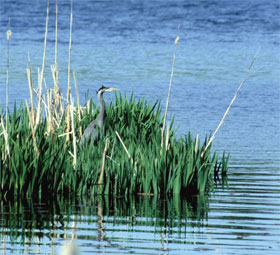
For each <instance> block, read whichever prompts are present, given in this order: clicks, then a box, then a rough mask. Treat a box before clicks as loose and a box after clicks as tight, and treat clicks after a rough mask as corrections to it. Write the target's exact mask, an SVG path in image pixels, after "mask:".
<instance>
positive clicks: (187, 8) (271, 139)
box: [0, 0, 280, 254]
mask: <svg viewBox="0 0 280 255" xmlns="http://www.w3.org/2000/svg"><path fill="white" fill-rule="evenodd" d="M279 10H280V4H279V2H278V1H276V0H275V1H273V0H272V1H264V0H260V1H249V0H247V1H234V2H230V1H171V0H170V1H147V0H144V1H132V0H131V1H74V5H73V34H72V38H73V43H72V58H71V67H72V69H73V70H75V71H76V72H77V74H78V83H79V90H80V96H81V97H82V102H84V101H85V99H84V94H85V93H86V92H87V91H89V94H90V95H95V90H97V89H98V87H99V86H100V85H101V84H105V85H109V86H115V87H118V88H120V89H121V91H122V93H126V94H128V95H129V94H130V93H131V92H132V91H134V94H135V95H136V96H137V97H139V98H142V97H145V98H146V99H147V100H148V101H153V100H156V99H160V100H161V101H162V103H163V104H164V103H165V100H166V97H167V91H168V85H169V79H170V73H171V66H172V58H173V53H174V40H175V38H176V35H177V28H178V25H179V24H180V43H179V45H178V48H177V55H176V63H175V72H174V80H173V85H172V90H171V98H170V108H169V118H170V117H171V116H172V115H175V120H176V125H178V126H179V128H178V133H179V134H181V135H183V134H186V133H187V132H188V130H191V131H192V132H193V133H195V134H196V133H199V134H200V136H201V137H202V138H204V137H205V135H207V134H209V132H213V131H214V130H215V128H216V127H217V125H218V123H219V121H220V119H221V118H222V116H223V114H224V112H225V110H226V108H227V106H228V104H229V102H230V100H231V99H232V97H233V95H234V93H235V91H236V89H237V87H238V85H239V83H240V82H241V80H242V79H243V77H244V75H245V73H246V71H247V69H248V66H249V65H250V62H251V60H252V58H253V56H254V55H255V53H256V52H257V51H258V49H259V48H260V51H259V53H258V56H257V59H256V62H255V64H254V66H253V68H252V70H251V72H250V74H249V76H248V79H247V81H246V82H245V84H244V87H243V88H242V89H241V91H240V94H239V95H238V97H237V99H236V101H235V103H234V104H233V106H232V108H231V110H230V113H229V115H228V116H227V118H226V120H225V123H224V124H223V126H222V128H221V130H220V131H219V132H218V134H217V137H216V139H215V140H214V147H215V148H214V149H216V150H218V151H223V150H226V151H228V152H230V153H231V159H230V169H229V176H228V186H225V187H224V189H223V188H222V187H221V186H218V187H217V191H216V193H215V194H213V195H212V196H211V197H210V198H209V200H208V199H207V198H198V200H199V201H196V202H194V201H192V202H191V203H190V202H187V201H186V200H184V199H183V198H181V200H180V201H178V199H169V200H166V201H165V200H162V199H159V198H152V197H151V198H138V199H136V200H133V201H125V200H124V199H121V201H124V202H121V201H118V199H117V200H116V201H114V199H113V198H103V199H101V200H102V201H100V202H98V201H97V200H86V201H82V202H76V203H74V202H69V203H66V202H65V204H64V203H61V204H59V205H56V206H55V207H49V206H48V207H45V206H44V205H32V206H28V207H26V205H25V206H24V207H21V208H22V209H21V210H19V209H16V208H18V207H20V206H19V205H18V206H17V207H15V205H10V206H11V208H8V207H7V205H4V204H3V205H2V206H1V210H2V214H1V223H0V230H1V231H0V233H1V239H2V243H1V252H2V254H20V253H24V252H25V253H32V254H33V253H38V254H53V253H58V252H59V251H60V250H61V247H62V245H63V244H64V242H65V240H66V239H71V238H72V237H73V238H74V239H75V242H76V244H77V246H78V248H79V250H80V252H81V254H86V253H102V252H103V253H120V254H124V253H132V252H133V253H136V254H186V253H187V252H189V253H192V254H193V253H197V254H200V253H201V252H203V253H205V254H206V253H207V254H264V253H265V252H269V254H277V253H278V251H279V248H280V241H279V234H280V231H279V229H280V226H279V218H280V217H279V209H280V198H279V191H280V188H279V181H280V174H279V166H280V131H279V130H280V88H279V87H280V71H279V70H280V47H279V42H280V16H279ZM69 13H70V4H69V1H66V0H63V1H59V48H58V63H59V75H60V86H61V88H62V91H63V92H65V91H66V87H67V64H68V40H69V21H70V16H69ZM45 15H46V2H45V1H35V0H33V1H32V0H31V1H28V2H26V1H17V0H13V1H8V0H0V83H1V84H2V86H0V104H1V107H2V108H3V107H5V104H6V102H5V89H6V88H5V83H6V76H5V73H6V63H7V40H6V39H5V32H6V30H7V28H8V26H7V24H8V22H9V18H10V27H11V30H12V32H13V34H12V37H11V41H10V67H9V86H10V87H9V106H10V107H12V106H13V104H14V101H17V102H21V101H23V100H24V99H25V98H28V93H29V91H28V86H27V79H26V67H27V60H28V52H29V54H30V59H31V65H32V68H33V77H34V79H35V82H36V78H35V77H36V72H37V67H39V66H41V65H42V56H43V40H44V29H45ZM54 31H55V1H51V6H50V20H49V33H48V41H47V58H46V70H45V78H46V84H47V85H48V86H49V87H51V86H52V85H53V82H52V78H51V75H50V65H51V64H53V63H54V40H55V34H54ZM106 99H107V101H110V100H111V99H112V96H110V95H107V96H106ZM106 201H107V202H106ZM13 206H14V207H13ZM22 206H23V205H22ZM53 208H56V209H53ZM57 208H58V209H59V212H58V211H57V210H58V209H57ZM100 210H101V211H102V213H100ZM14 211H17V212H16V213H15V212H14ZM56 222H59V223H56ZM31 223H32V224H31ZM13 224H14V225H13ZM28 229H32V231H31V233H32V234H30V239H28V238H26V237H24V236H25V235H23V234H22V233H23V232H24V231H27V230H28ZM17 233H19V234H18V235H17ZM72 234H73V235H72ZM27 236H28V235H27ZM13 238H15V242H14V240H12V239H13Z"/></svg>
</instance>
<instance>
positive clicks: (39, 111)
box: [35, 0, 50, 129]
mask: <svg viewBox="0 0 280 255" xmlns="http://www.w3.org/2000/svg"><path fill="white" fill-rule="evenodd" d="M49 13H50V0H48V6H47V16H46V28H45V40H44V53H43V60H42V70H41V72H40V71H38V104H37V115H36V124H35V125H36V126H35V129H36V127H37V125H38V124H39V120H40V115H41V95H42V84H43V78H44V69H45V61H46V48H47V37H48V24H49Z"/></svg>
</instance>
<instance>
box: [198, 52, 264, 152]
mask: <svg viewBox="0 0 280 255" xmlns="http://www.w3.org/2000/svg"><path fill="white" fill-rule="evenodd" d="M259 50H260V49H258V51H257V52H256V54H255V56H254V57H253V59H252V61H251V63H250V65H249V67H248V70H247V72H246V74H245V77H244V78H243V80H242V81H241V83H240V84H239V87H238V88H237V90H236V92H235V94H234V96H233V98H232V99H231V102H230V104H229V106H228V108H227V109H226V111H225V113H224V116H223V117H222V119H221V121H220V123H219V125H218V126H217V128H216V130H215V132H214V133H213V135H212V136H211V137H210V139H209V141H208V143H207V145H206V147H205V151H206V150H207V149H208V147H209V146H210V145H211V143H212V142H213V140H214V139H215V136H216V134H217V132H218V130H219V129H220V127H221V126H222V124H223V123H224V120H225V118H226V116H227V115H228V113H229V110H230V108H231V106H232V104H233V103H234V101H235V99H236V97H237V94H238V92H239V91H240V89H241V87H242V86H243V84H244V82H245V81H246V79H247V77H248V75H249V73H250V71H251V68H252V66H253V64H254V63H255V60H256V58H257V55H258V53H259ZM205 151H204V152H205ZM204 152H202V155H201V156H203V154H204Z"/></svg>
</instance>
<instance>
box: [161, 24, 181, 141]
mask: <svg viewBox="0 0 280 255" xmlns="http://www.w3.org/2000/svg"><path fill="white" fill-rule="evenodd" d="M179 31H180V25H179V26H178V31H177V37H176V39H175V48H174V55H173V64H172V70H171V77H170V81H169V89H168V96H167V100H166V106H165V112H164V118H163V126H162V131H161V147H162V146H163V139H164V138H163V136H164V131H165V123H166V116H167V111H168V104H169V97H170V91H171V86H172V81H173V74H174V66H175V59H176V49H177V45H178V43H179Z"/></svg>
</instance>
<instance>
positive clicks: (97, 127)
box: [80, 86, 118, 144]
mask: <svg viewBox="0 0 280 255" xmlns="http://www.w3.org/2000/svg"><path fill="white" fill-rule="evenodd" d="M115 90H118V89H115V88H107V87H104V86H102V87H101V88H100V89H99V90H98V92H97V98H98V100H99V102H100V112H99V114H98V115H97V117H96V119H95V120H93V121H92V122H91V123H90V124H89V125H88V127H87V128H86V129H85V131H84V133H83V135H82V137H81V140H80V144H85V143H86V142H87V141H89V140H91V141H93V142H95V141H96V140H97V139H98V138H99V135H100V133H101V132H102V131H103V124H104V119H105V114H106V108H105V102H104V99H103V97H102V96H103V93H104V92H110V91H115Z"/></svg>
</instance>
